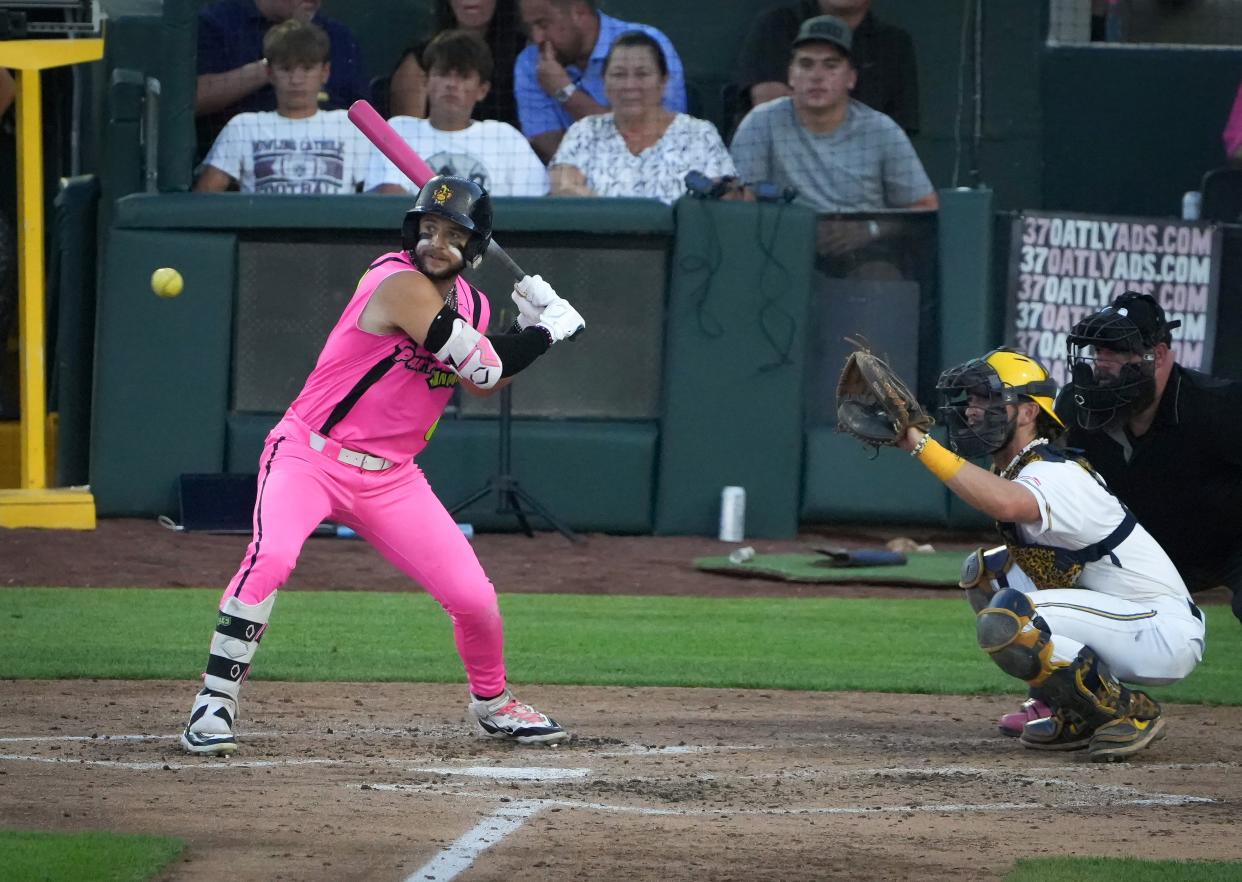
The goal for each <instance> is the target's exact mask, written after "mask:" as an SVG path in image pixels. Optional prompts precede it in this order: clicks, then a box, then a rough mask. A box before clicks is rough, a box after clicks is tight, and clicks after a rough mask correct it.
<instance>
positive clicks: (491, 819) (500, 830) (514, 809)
mask: <svg viewBox="0 0 1242 882" xmlns="http://www.w3.org/2000/svg"><path fill="white" fill-rule="evenodd" d="M545 804H546V803H544V802H543V801H542V800H538V799H523V800H518V801H516V802H510V803H504V804H502V805H501V806H500V808H498V809H496V811H494V812H492V813H491V814H490V815H488V816H487V817H486V818H484V819H483V820H481V821H479V823H477V824H475V825H474V827H473V828H471V829H470V830H469V831H467V832H466V833H464V834H462V835H461V836H459V837H458V838H457V839H456V840H455V841H454V842H453V844H452V845H450V846H448V847H447V848H445V849H443V850H441V852H440V853H439V854H437V855H436V856H435V857H434V858H432V859H431V860H430V861H428V862H427V863H425V864H423V866H421V867H419V868H418V869H417V870H415V871H414V872H413V873H411V874H410V875H409V876H407V877H406V879H405V882H424V880H427V879H435V880H436V882H449V880H451V879H454V878H456V877H457V876H458V875H460V874H461V873H462V872H463V871H465V870H467V869H469V868H470V865H471V864H473V863H474V861H475V858H477V857H478V856H479V855H481V854H482V853H483V852H485V851H486V850H487V849H489V848H491V847H492V846H493V845H495V844H496V843H498V842H500V841H501V840H502V839H504V838H505V837H506V836H508V835H509V834H510V833H513V832H514V831H515V830H518V829H519V828H521V826H522V825H523V824H525V823H526V821H527V819H529V818H530V817H531V816H532V815H534V814H535V813H536V812H538V811H539V810H540V809H542V808H543V807H544V806H545Z"/></svg>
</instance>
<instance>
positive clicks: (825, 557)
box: [694, 549, 965, 588]
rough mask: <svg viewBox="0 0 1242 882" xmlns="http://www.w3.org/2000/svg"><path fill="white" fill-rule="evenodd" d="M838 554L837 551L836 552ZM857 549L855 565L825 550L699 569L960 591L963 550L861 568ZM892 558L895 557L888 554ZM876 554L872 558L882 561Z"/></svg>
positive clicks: (703, 561)
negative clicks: (843, 561)
mask: <svg viewBox="0 0 1242 882" xmlns="http://www.w3.org/2000/svg"><path fill="white" fill-rule="evenodd" d="M834 551H835V549H834ZM858 551H860V549H855V553H854V554H853V555H852V558H853V562H849V563H848V565H842V563H841V560H840V558H839V557H836V558H834V555H832V554H828V553H826V552H824V551H816V552H808V553H791V554H756V555H755V556H754V557H752V558H750V559H749V560H746V561H743V562H741V563H734V562H732V561H730V560H729V558H728V557H726V556H720V557H700V558H698V559H696V560H695V561H694V567H695V569H699V570H703V571H705V572H709V573H724V574H726V575H730V576H750V577H753V578H759V579H776V580H778V581H784V582H868V583H877V584H885V585H899V584H903V583H904V584H912V585H924V586H933V587H944V588H956V587H957V580H958V576H959V575H960V574H961V571H962V558H963V557H965V554H964V553H963V552H961V551H935V552H931V553H928V554H905V555H897V557H904V558H905V561H906V562H905V563H904V564H887V565H878V566H876V565H872V566H866V565H859V563H861V562H863V561H866V560H867V557H866V556H864V555H859V554H858V553H857V552H858ZM883 554H884V555H887V556H888V558H893V557H894V556H893V555H892V554H891V553H890V552H884V553H883ZM879 557H880V556H879V554H875V555H874V557H873V558H872V559H879Z"/></svg>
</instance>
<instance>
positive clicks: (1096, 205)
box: [1043, 46, 1242, 217]
mask: <svg viewBox="0 0 1242 882" xmlns="http://www.w3.org/2000/svg"><path fill="white" fill-rule="evenodd" d="M1046 55H1047V58H1046V60H1045V62H1044V78H1043V80H1044V93H1043V103H1044V114H1045V118H1046V122H1047V127H1046V133H1047V135H1046V138H1045V142H1044V157H1045V164H1044V176H1043V190H1044V204H1045V206H1046V207H1047V208H1049V209H1059V210H1067V211H1088V212H1101V213H1106V214H1120V215H1151V216H1156V217H1168V216H1180V214H1181V205H1182V193H1183V192H1185V191H1186V190H1196V189H1198V187H1199V181H1200V179H1201V178H1202V177H1203V174H1204V172H1206V171H1208V170H1209V169H1212V168H1216V167H1217V166H1221V165H1224V164H1225V148H1224V146H1223V144H1222V143H1221V131H1222V130H1223V129H1224V127H1225V121H1226V120H1227V119H1228V118H1229V109H1230V107H1231V106H1232V105H1233V99H1234V95H1235V93H1236V92H1237V89H1238V76H1239V71H1240V70H1242V49H1230V50H1219V49H1210V50H1202V49H1171V48H1156V47H1133V46H1127V47H1125V48H1124V49H1112V50H1109V49H1099V48H1092V47H1080V48H1068V47H1066V48H1059V49H1052V48H1050V49H1047V50H1046ZM1068 95H1072V96H1073V99H1072V100H1065V96H1068ZM1086 133H1090V136H1089V137H1085V136H1084V135H1085V134H1086Z"/></svg>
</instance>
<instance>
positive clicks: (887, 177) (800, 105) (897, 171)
mask: <svg viewBox="0 0 1242 882" xmlns="http://www.w3.org/2000/svg"><path fill="white" fill-rule="evenodd" d="M850 36H851V35H850V29H849V26H848V25H846V23H845V22H844V21H842V20H841V19H839V18H837V17H836V16H832V15H821V16H818V17H816V18H811V19H808V20H807V21H805V22H803V24H802V28H801V29H800V30H799V31H798V36H797V38H796V39H795V40H794V42H793V60H792V61H791V62H790V65H789V83H790V85H791V86H792V88H793V94H792V95H790V96H788V97H784V98H777V99H775V100H772V101H768V102H767V103H765V104H762V105H760V106H759V107H756V108H755V109H754V110H752V111H751V112H750V113H748V114H747V115H746V118H745V119H743V120H742V123H741V125H740V126H738V130H737V133H736V135H735V136H734V138H733V145H732V153H733V160H734V162H736V163H737V168H738V171H739V172H740V173H741V175H742V178H743V179H744V180H746V181H749V182H755V181H772V182H774V183H777V184H780V185H781V186H784V187H793V188H794V189H796V190H797V191H798V193H799V197H798V198H799V200H800V201H801V202H802V203H804V204H806V205H809V206H810V207H812V208H814V209H815V210H817V211H820V212H842V211H875V210H878V209H886V208H916V209H934V208H936V207H938V205H939V202H938V199H937V197H936V191H935V190H934V189H933V188H932V184H931V181H930V180H929V179H928V177H927V172H925V171H924V170H923V164H922V163H921V162H920V161H919V158H918V155H917V154H916V153H915V152H914V147H913V146H911V144H910V139H909V138H907V137H906V135H905V133H904V132H903V131H902V130H901V128H900V127H899V126H898V125H897V124H896V123H895V122H893V120H892V119H890V118H889V117H887V116H885V115H884V114H883V113H880V112H879V111H877V110H872V109H871V108H870V107H868V106H867V105H865V104H863V103H862V102H861V101H857V100H854V99H851V98H850V89H851V88H852V87H853V86H854V82H855V80H856V73H855V70H854V65H853V63H852V60H851V59H852V55H851V48H850V46H851V44H850Z"/></svg>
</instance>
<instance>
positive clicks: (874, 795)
mask: <svg viewBox="0 0 1242 882" xmlns="http://www.w3.org/2000/svg"><path fill="white" fill-rule="evenodd" d="M188 694H189V691H188V684H180V683H177V684H173V683H161V682H113V681H93V682H86V681H68V682H30V681H26V682H12V681H7V682H2V683H0V704H3V706H4V707H5V708H6V713H5V714H4V716H3V720H2V722H0V754H3V758H2V761H0V792H2V793H3V794H4V798H3V803H2V808H0V826H3V827H20V828H34V829H47V830H83V829H105V830H127V831H139V832H144V833H157V834H168V835H174V836H179V837H182V838H183V839H185V840H186V841H187V842H188V843H189V846H188V849H187V852H186V854H185V857H184V860H183V862H181V863H179V864H177V865H176V866H175V868H174V870H173V872H172V873H171V874H170V875H169V876H168V878H169V879H174V880H186V882H189V880H203V882H218V880H220V879H235V880H276V879H287V880H299V882H319V880H322V882H328V880H334V882H335V880H346V879H351V880H352V879H356V880H394V882H398V880H407V879H408V880H411V882H413V880H419V882H423V880H431V879H434V880H436V882H444V880H447V879H452V878H459V879H461V880H463V882H464V880H473V882H478V880H504V882H509V880H512V879H515V878H528V879H541V880H542V879H557V880H559V879H644V880H646V879H653V880H654V879H658V880H669V882H673V880H693V882H702V880H705V879H706V880H739V882H740V880H748V882H749V880H755V879H780V880H782V882H794V880H812V879H919V880H923V879H947V878H953V879H961V880H974V879H979V880H982V879H996V878H999V877H1000V876H1002V875H1003V874H1004V873H1005V872H1006V871H1007V870H1008V869H1009V868H1010V867H1011V866H1012V863H1013V861H1014V860H1015V859H1017V858H1019V857H1034V856H1047V855H1049V854H1054V853H1062V854H1102V855H1116V856H1129V855H1140V856H1143V857H1151V858H1196V859H1235V860H1236V859H1242V842H1239V840H1238V837H1237V824H1238V822H1239V820H1242V818H1240V812H1239V804H1240V803H1239V800H1240V799H1242V775H1240V774H1239V772H1238V765H1239V764H1238V761H1237V760H1238V756H1239V751H1240V750H1242V726H1239V725H1238V724H1239V722H1242V714H1240V713H1239V711H1238V709H1235V708H1230V709H1220V708H1214V709H1209V708H1200V707H1173V708H1170V717H1171V719H1172V722H1171V723H1170V727H1169V728H1170V730H1171V733H1170V735H1169V737H1168V738H1166V739H1165V740H1164V741H1162V742H1160V743H1159V744H1157V745H1155V746H1154V747H1153V748H1151V749H1150V750H1149V751H1147V752H1146V753H1145V754H1144V755H1143V756H1142V758H1141V760H1140V761H1138V762H1135V763H1132V764H1118V765H1099V764H1091V763H1087V762H1084V761H1082V759H1081V758H1080V757H1078V756H1075V755H1063V754H1035V753H1032V752H1029V751H1027V752H1024V751H1022V750H1021V749H1020V748H1019V747H1018V746H1017V745H1015V744H1014V743H1013V742H1012V741H1010V740H1007V739H1004V738H1001V737H999V736H994V735H993V734H992V729H991V726H992V720H993V719H994V718H995V716H996V715H997V714H998V713H999V712H1001V711H1002V710H1005V709H1007V706H1008V705H1009V704H1010V703H1011V702H1006V701H1005V700H1003V699H999V698H949V699H945V698H929V697H926V696H893V695H874V694H869V695H858V694H816V693H786V692H748V691H743V692H739V691H734V690H715V689H694V690H688V689H622V688H611V689H596V688H591V689H585V688H535V687H527V688H523V689H522V690H521V694H522V695H523V697H525V698H527V699H528V700H530V701H532V702H535V703H537V704H539V705H540V706H544V707H547V708H550V709H553V710H555V711H556V712H557V715H558V716H560V717H562V719H563V721H564V722H565V723H567V724H568V725H570V726H572V727H573V728H574V729H575V730H576V732H577V733H578V734H577V739H576V741H574V742H571V743H570V744H569V745H568V746H564V747H560V748H556V749H538V748H520V747H513V746H510V745H506V744H495V743H492V742H486V741H481V740H479V739H476V738H474V737H472V736H471V735H470V732H469V729H468V728H467V727H466V726H465V724H464V723H463V722H460V721H461V720H462V719H463V717H464V711H465V708H464V702H463V701H462V698H463V695H462V690H461V689H460V688H458V687H453V686H428V685H411V684H339V683H334V684H301V683H294V684H290V683H265V682H254V683H251V684H249V685H248V686H247V688H246V695H245V704H244V706H243V707H244V711H243V712H244V714H245V722H244V723H243V726H242V730H243V732H244V733H249V734H248V735H247V737H245V740H244V744H243V750H242V751H241V752H239V753H238V754H237V755H236V756H235V757H234V758H232V759H231V760H229V761H220V760H214V759H206V758H198V757H187V756H184V755H183V754H181V753H180V752H179V750H178V748H177V746H176V744H175V741H174V739H173V737H172V736H171V734H170V733H172V732H174V731H175V729H176V727H177V726H178V725H179V724H180V722H181V720H182V717H183V714H184V713H185V711H186V706H185V705H186V702H187V700H188ZM541 777H542V778H543V780H540V778H541ZM1036 830H1037V831H1039V835H1038V836H1033V835H1032V831H1036ZM488 843H491V847H490V848H487V849H486V850H483V849H484V848H485V847H486V846H487V845H488Z"/></svg>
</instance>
